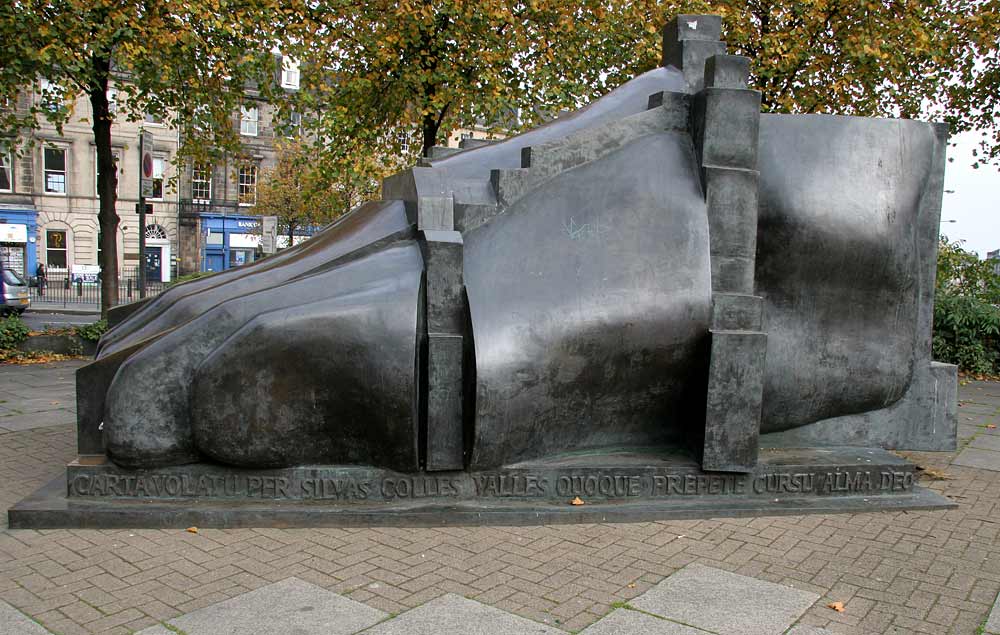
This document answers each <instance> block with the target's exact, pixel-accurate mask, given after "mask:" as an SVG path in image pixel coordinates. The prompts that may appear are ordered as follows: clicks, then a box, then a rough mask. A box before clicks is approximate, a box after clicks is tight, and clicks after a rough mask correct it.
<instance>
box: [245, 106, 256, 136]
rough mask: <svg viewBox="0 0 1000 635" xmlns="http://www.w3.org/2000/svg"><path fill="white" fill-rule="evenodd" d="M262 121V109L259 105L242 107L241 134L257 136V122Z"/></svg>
mask: <svg viewBox="0 0 1000 635" xmlns="http://www.w3.org/2000/svg"><path fill="white" fill-rule="evenodd" d="M259 122H260V110H258V108H257V106H243V107H242V108H240V134H241V135H244V136H247V137H256V136H257V124H258V123H259Z"/></svg>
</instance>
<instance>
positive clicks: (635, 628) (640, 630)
mask: <svg viewBox="0 0 1000 635" xmlns="http://www.w3.org/2000/svg"><path fill="white" fill-rule="evenodd" d="M623 633H628V634H629V635H711V634H710V633H709V631H703V630H701V629H700V628H693V627H691V626H685V625H684V624H678V623H677V622H671V621H670V620H665V619H663V618H660V617H654V616H652V615H648V614H646V613H641V612H639V611H632V610H629V609H615V610H614V611H612V612H611V613H610V614H608V615H607V616H605V617H603V618H601V619H600V620H599V621H597V622H595V623H594V624H592V625H591V626H589V627H588V628H585V629H583V631H581V632H580V635H622V634H623Z"/></svg>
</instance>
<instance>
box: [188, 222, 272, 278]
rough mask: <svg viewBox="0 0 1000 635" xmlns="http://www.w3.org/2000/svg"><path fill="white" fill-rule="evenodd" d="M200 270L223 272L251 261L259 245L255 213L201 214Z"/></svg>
mask: <svg viewBox="0 0 1000 635" xmlns="http://www.w3.org/2000/svg"><path fill="white" fill-rule="evenodd" d="M201 235H202V244H203V245H204V246H205V247H204V250H203V252H202V260H201V270H202V271H225V270H226V269H232V268H233V267H239V266H240V265H245V264H247V263H250V262H253V261H254V260H255V259H256V258H257V257H258V252H259V247H260V219H258V218H257V217H255V216H225V215H222V214H202V215H201Z"/></svg>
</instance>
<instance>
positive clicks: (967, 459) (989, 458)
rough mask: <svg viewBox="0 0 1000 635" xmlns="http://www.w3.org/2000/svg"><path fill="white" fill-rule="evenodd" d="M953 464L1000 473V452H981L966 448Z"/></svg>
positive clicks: (976, 449)
mask: <svg viewBox="0 0 1000 635" xmlns="http://www.w3.org/2000/svg"><path fill="white" fill-rule="evenodd" d="M952 464H953V465H962V466H964V467H978V468H979V469H982V470H992V471H994V472H1000V452H993V451H992V450H981V449H979V448H965V449H964V450H962V451H961V452H960V453H959V455H958V456H957V457H955V460H954V461H952Z"/></svg>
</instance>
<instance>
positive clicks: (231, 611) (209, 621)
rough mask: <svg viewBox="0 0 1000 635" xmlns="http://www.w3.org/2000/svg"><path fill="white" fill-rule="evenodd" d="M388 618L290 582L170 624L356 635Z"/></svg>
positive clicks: (207, 630) (254, 633) (242, 631)
mask: <svg viewBox="0 0 1000 635" xmlns="http://www.w3.org/2000/svg"><path fill="white" fill-rule="evenodd" d="M386 617H388V614H386V613H383V612H382V611H379V610H378V609H374V608H372V607H370V606H366V605H364V604H362V603H360V602H355V601H354V600H352V599H350V598H346V597H344V596H342V595H337V594H336V593H333V592H332V591H327V590H326V589H323V588H321V587H318V586H316V585H314V584H309V583H308V582H303V581H302V580H299V579H298V578H288V579H286V580H282V581H281V582H275V583H274V584H269V585H267V586H264V587H261V588H259V589H257V590H256V591H251V592H249V593H244V594H243V595H238V596H236V597H234V598H230V599H228V600H225V601H223V602H219V603H218V604H212V605H211V606H206V607H205V608H202V609H198V610H197V611H195V612H193V613H188V614H187V615H182V616H181V617H176V618H174V619H172V620H169V621H168V622H167V624H168V625H169V626H171V627H173V628H176V629H180V630H181V631H183V632H184V633H186V634H187V635H289V634H295V635H353V633H357V632H358V631H360V630H362V629H365V628H367V627H369V626H371V625H372V624H375V623H377V622H379V621H380V620H383V619H385V618H386ZM159 629H163V627H162V626H154V627H152V628H148V629H146V630H144V631H141V632H140V635H162V634H163V630H159ZM167 630H168V632H169V629H167Z"/></svg>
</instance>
